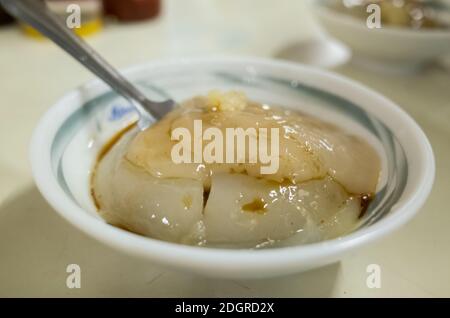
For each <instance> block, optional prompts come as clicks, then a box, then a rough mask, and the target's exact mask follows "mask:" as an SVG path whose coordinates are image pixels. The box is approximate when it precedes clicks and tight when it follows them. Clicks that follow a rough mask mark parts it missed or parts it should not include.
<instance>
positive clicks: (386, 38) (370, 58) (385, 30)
mask: <svg viewBox="0 0 450 318" xmlns="http://www.w3.org/2000/svg"><path fill="white" fill-rule="evenodd" d="M332 1H334V0H316V1H311V2H312V3H313V8H314V11H315V12H316V15H317V17H318V19H319V21H320V23H321V25H322V26H323V27H324V28H325V30H326V31H327V32H328V33H329V34H330V35H331V36H333V37H335V38H336V39H338V40H340V41H341V42H343V43H344V44H346V45H348V46H349V47H350V48H351V49H352V51H353V55H354V58H355V59H356V61H357V62H360V64H364V65H366V66H368V67H371V68H374V67H375V68H379V69H382V70H386V71H391V72H397V71H398V72H405V71H413V70H417V69H420V68H421V67H423V66H425V65H427V64H428V63H430V62H432V61H433V60H436V59H438V58H439V57H443V56H444V55H445V54H447V53H450V29H446V30H437V29H421V30H413V29H409V28H401V27H392V26H386V25H383V26H382V28H381V29H369V28H368V27H367V25H366V22H365V21H364V20H363V19H358V18H356V17H353V16H351V15H348V14H345V13H341V12H338V11H336V10H333V9H332V8H330V6H329V5H328V3H330V2H332ZM368 15H369V13H368Z"/></svg>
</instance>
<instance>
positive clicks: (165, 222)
mask: <svg viewBox="0 0 450 318" xmlns="http://www.w3.org/2000/svg"><path fill="white" fill-rule="evenodd" d="M134 135H135V132H131V133H130V134H129V135H126V136H125V137H123V138H122V139H121V140H120V141H119V142H118V143H117V144H116V145H114V147H113V148H112V149H111V151H109V152H108V154H107V155H106V156H105V157H104V158H103V160H102V162H101V164H100V165H99V166H98V168H97V171H96V174H95V176H94V184H93V188H94V190H95V198H96V201H97V203H98V205H99V206H100V214H101V216H102V217H103V218H104V219H105V220H106V221H107V222H108V223H110V224H112V225H115V226H118V227H121V228H124V229H127V230H129V231H132V232H135V233H138V234H142V235H145V236H150V237H153V238H156V239H161V240H165V241H171V242H182V243H187V244H193V243H195V244H198V243H201V242H202V240H203V239H202V235H203V234H202V231H203V224H202V216H203V185H202V183H201V182H200V181H198V180H192V179H161V178H156V177H154V176H152V175H150V174H149V173H147V172H146V171H144V170H142V168H139V167H137V166H135V165H133V164H131V163H130V162H129V161H128V160H126V159H125V156H124V154H125V152H126V149H127V147H128V144H129V141H130V139H131V138H132V137H133V136H134Z"/></svg>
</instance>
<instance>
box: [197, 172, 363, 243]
mask: <svg viewBox="0 0 450 318" xmlns="http://www.w3.org/2000/svg"><path fill="white" fill-rule="evenodd" d="M359 208H360V199H359V198H354V197H351V196H349V195H348V194H347V192H346V191H345V190H344V189H343V188H342V186H340V185H339V184H337V183H336V182H334V181H333V180H332V179H331V178H325V179H322V180H311V181H308V182H305V183H303V184H301V185H299V186H296V185H293V184H289V183H283V184H277V183H275V182H273V181H267V180H264V179H256V178H254V177H250V176H247V175H233V174H218V175H215V176H213V178H212V186H211V193H210V195H209V198H208V202H207V204H206V207H205V212H204V214H205V216H204V222H205V228H206V237H207V239H208V243H212V244H230V243H233V244H243V245H245V244H248V245H249V246H251V245H254V244H255V242H256V243H258V244H264V243H266V242H271V241H279V240H284V239H286V238H288V237H290V236H292V235H294V234H297V240H298V241H301V242H302V243H307V242H314V241H318V240H320V239H321V238H322V237H323V236H324V235H327V233H325V232H328V228H329V227H331V228H333V229H334V227H335V226H337V227H338V228H336V229H335V231H334V232H333V233H328V235H329V236H333V237H336V236H339V235H341V234H344V233H345V232H346V231H348V230H349V227H351V226H352V225H353V224H355V222H356V221H357V219H358V215H359V212H360V209H359ZM344 210H345V211H346V212H347V213H345V214H343V215H340V214H339V212H340V211H344Z"/></svg>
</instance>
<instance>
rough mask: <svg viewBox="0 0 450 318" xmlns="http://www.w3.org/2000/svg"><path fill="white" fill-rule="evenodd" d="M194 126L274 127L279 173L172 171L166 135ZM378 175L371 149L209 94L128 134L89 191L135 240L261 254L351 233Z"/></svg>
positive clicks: (220, 166) (233, 97) (277, 111)
mask: <svg viewBox="0 0 450 318" xmlns="http://www.w3.org/2000/svg"><path fill="white" fill-rule="evenodd" d="M196 119H201V120H202V122H203V129H206V128H208V127H217V128H219V129H221V130H223V131H224V130H225V129H226V128H237V127H240V128H243V129H246V128H250V127H256V128H268V129H270V128H279V129H280V140H279V142H280V143H279V146H280V152H279V169H278V171H277V172H276V173H274V174H268V175H264V174H261V169H260V168H261V164H260V163H256V164H255V163H253V164H251V163H240V164H237V163H236V164H233V163H227V164H225V163H213V164H203V163H201V164H196V163H192V164H185V163H183V164H175V163H174V162H173V161H172V159H171V149H172V147H173V146H174V145H175V144H176V143H177V141H173V140H171V132H172V131H173V129H175V128H177V127H183V128H188V129H189V130H190V131H191V132H192V131H193V122H194V120H196ZM224 135H225V133H224ZM254 138H259V136H254ZM269 141H270V140H269ZM379 172H380V159H379V157H378V154H377V153H376V151H375V150H374V149H373V148H372V147H371V146H370V145H369V144H367V143H366V142H365V141H364V140H361V139H360V138H358V137H355V136H352V135H350V134H348V133H346V132H344V131H342V130H341V129H339V128H337V127H335V126H333V125H330V124H327V123H324V122H322V121H320V120H318V119H316V118H313V117H309V116H306V115H302V114H299V113H293V112H292V111H289V110H285V109H281V108H276V107H270V106H268V105H261V104H257V103H254V102H250V101H248V100H246V99H245V98H244V97H243V96H242V95H240V94H236V93H229V94H228V95H227V94H224V95H221V94H213V95H212V96H208V97H196V98H193V99H191V100H189V101H187V102H185V103H184V104H182V105H181V106H180V107H179V108H177V109H175V110H174V111H172V112H171V113H169V114H168V115H167V116H166V117H164V118H163V119H161V120H160V121H159V122H157V123H155V124H154V125H153V126H152V127H150V128H148V129H147V130H145V131H142V132H140V131H137V129H135V130H132V131H129V132H127V133H126V134H125V135H124V136H123V137H122V138H121V139H120V141H119V142H118V143H116V144H115V145H114V146H113V147H112V148H111V149H110V151H109V152H108V153H107V154H106V155H105V156H104V158H103V159H102V160H101V161H100V162H99V163H98V166H97V169H96V172H95V174H94V177H93V193H94V198H95V199H96V202H97V203H98V206H99V211H100V214H101V216H102V217H103V218H104V219H105V220H106V221H107V222H109V223H110V224H113V225H116V226H119V227H122V228H125V229H127V230H130V231H132V232H135V233H139V234H142V235H145V236H148V237H152V238H156V239H161V240H165V241H170V242H177V243H184V244H191V245H208V246H222V247H228V246H231V247H259V246H266V245H267V244H273V243H274V242H293V243H292V244H298V243H310V242H317V241H321V240H324V239H329V238H335V237H338V236H341V235H343V234H346V233H347V232H349V231H351V230H352V229H353V228H354V227H355V226H356V224H357V223H358V217H359V215H360V213H361V211H362V206H363V204H362V202H361V197H362V196H363V195H370V194H373V193H375V190H376V186H377V183H378V177H379Z"/></svg>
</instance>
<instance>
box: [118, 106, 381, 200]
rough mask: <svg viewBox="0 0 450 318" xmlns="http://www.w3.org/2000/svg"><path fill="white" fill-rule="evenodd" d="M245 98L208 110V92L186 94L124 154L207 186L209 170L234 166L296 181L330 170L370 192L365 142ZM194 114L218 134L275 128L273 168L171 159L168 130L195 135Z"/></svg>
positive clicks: (373, 179)
mask: <svg viewBox="0 0 450 318" xmlns="http://www.w3.org/2000/svg"><path fill="white" fill-rule="evenodd" d="M245 102H246V104H245V105H246V106H245V107H244V108H242V107H241V108H236V107H235V108H233V111H226V110H224V111H217V110H211V101H210V98H206V97H196V98H194V99H192V100H189V101H187V102H186V103H184V104H183V105H182V106H181V107H179V108H178V109H176V110H174V111H173V112H172V113H170V114H168V115H167V116H166V117H165V118H163V119H162V120H160V121H159V122H158V123H156V124H155V125H154V126H152V127H151V128H150V129H147V130H146V131H143V132H141V133H140V134H138V135H137V136H136V137H135V138H134V139H133V140H132V142H131V144H130V147H129V149H128V152H127V154H126V157H127V158H128V160H130V161H131V162H133V163H134V164H135V165H137V166H139V167H142V168H143V169H145V170H147V171H148V172H149V173H150V174H152V175H155V176H156V175H157V176H161V177H166V178H174V177H180V178H189V179H196V180H200V181H202V182H203V183H204V185H205V187H209V185H210V183H211V180H210V177H211V175H213V174H214V173H219V172H228V171H230V170H233V171H235V172H242V173H246V174H248V175H250V176H253V177H263V178H265V179H268V180H273V181H278V182H282V181H283V180H286V179H288V180H291V181H292V182H295V183H301V182H305V181H308V180H311V179H321V178H325V177H326V176H332V177H333V178H334V179H335V180H336V181H337V182H339V183H340V184H341V185H342V186H343V187H344V188H345V189H346V190H347V191H348V192H349V193H374V192H375V189H376V185H377V183H378V177H379V171H380V159H379V156H378V154H377V152H376V151H375V150H374V149H373V148H372V147H371V146H370V145H369V144H368V143H367V142H365V141H364V140H361V139H360V138H358V137H355V136H353V135H349V134H348V133H346V132H344V131H343V130H342V129H339V128H337V127H335V126H333V125H331V124H328V123H325V122H323V121H320V120H318V119H316V118H313V117H310V116H306V115H302V114H299V113H297V112H292V111H290V110H286V109H282V108H278V107H269V106H268V105H261V104H258V103H254V102H250V101H245ZM197 119H201V120H202V122H203V130H206V129H207V128H208V127H218V128H220V129H221V130H222V132H223V135H225V134H226V133H225V129H226V128H238V127H240V128H243V129H247V128H252V127H253V128H254V127H257V128H268V129H271V128H278V129H279V131H280V138H279V169H278V171H277V172H276V173H274V174H267V175H262V174H261V172H260V171H261V169H260V168H261V164H260V163H259V162H258V163H256V164H254V163H244V164H238V163H234V164H224V163H221V164H206V165H205V164H195V163H188V164H182V165H179V164H176V163H174V162H173V161H172V159H171V149H172V147H173V146H174V145H175V144H176V143H177V142H178V141H175V140H171V134H170V132H171V131H173V130H174V129H176V128H178V127H183V128H188V129H189V131H190V132H191V133H192V135H194V133H193V131H194V128H193V125H194V124H193V123H194V120H197ZM255 138H258V136H256V137H255ZM269 140H270V138H269ZM205 144H206V142H205ZM192 149H193V147H192Z"/></svg>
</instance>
